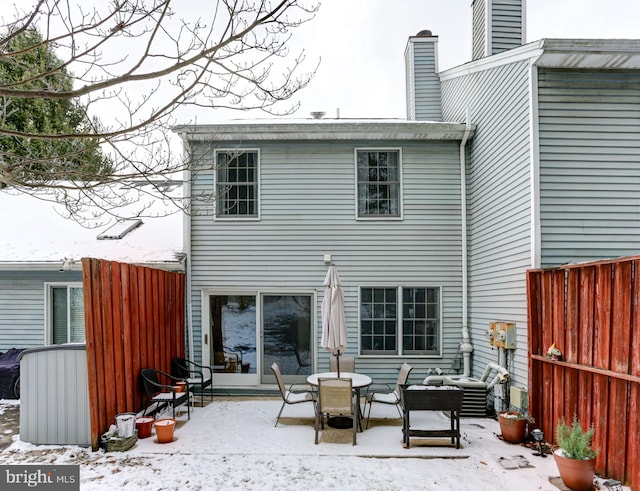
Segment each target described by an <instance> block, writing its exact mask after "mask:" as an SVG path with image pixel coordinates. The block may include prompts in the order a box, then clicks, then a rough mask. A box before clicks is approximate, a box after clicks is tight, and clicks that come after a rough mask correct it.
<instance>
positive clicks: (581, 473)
mask: <svg viewBox="0 0 640 491" xmlns="http://www.w3.org/2000/svg"><path fill="white" fill-rule="evenodd" d="M553 458H554V460H555V461H556V465H557V466H558V472H560V477H561V478H562V482H563V483H564V484H565V486H567V487H568V488H570V489H572V490H573V491H591V489H592V488H593V478H594V477H595V475H596V471H595V465H596V459H595V457H594V458H592V459H585V460H576V459H568V458H566V457H563V456H562V450H561V449H558V450H556V451H555V452H553Z"/></svg>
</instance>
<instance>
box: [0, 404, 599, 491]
mask: <svg viewBox="0 0 640 491" xmlns="http://www.w3.org/2000/svg"><path fill="white" fill-rule="evenodd" d="M198 402H199V398H198ZM280 405H281V399H279V398H262V399H253V398H222V397H216V398H215V400H214V401H212V402H208V403H207V405H206V406H205V407H204V408H201V407H199V406H196V407H195V409H194V410H192V413H191V419H190V420H189V421H187V419H186V412H185V413H184V414H181V415H180V416H179V417H178V418H177V419H178V423H177V427H176V432H175V438H174V441H173V442H171V443H168V444H159V443H158V442H157V439H156V438H155V434H152V436H151V437H149V438H146V439H139V440H138V442H137V443H136V445H135V446H134V447H133V448H131V449H130V450H128V451H125V452H110V453H104V452H102V451H101V452H91V451H90V450H88V449H81V448H80V447H67V448H59V447H51V446H34V445H30V444H27V443H24V442H20V441H14V443H13V445H11V446H10V447H9V448H7V449H5V450H3V451H2V453H0V463H23V464H26V463H34V462H40V461H41V460H42V459H43V458H44V457H43V456H45V455H46V459H47V463H52V464H56V463H59V464H72V463H79V464H80V465H81V483H82V485H81V489H82V490H83V491H84V490H86V489H112V488H113V487H124V488H127V489H129V488H131V489H134V488H135V489H138V490H146V489H222V488H225V489H226V488H234V487H235V488H236V489H243V490H244V489H300V488H304V487H309V488H310V489H314V490H315V489H340V490H343V489H353V490H356V489H367V490H371V489H381V490H382V489H384V490H388V489H397V490H403V489H429V490H431V489H447V490H450V489H456V490H465V489H468V490H476V489H493V490H510V491H512V490H514V489H521V490H534V489H536V490H549V491H557V490H558V489H566V488H564V486H563V485H562V483H561V481H559V479H558V478H557V476H558V472H557V468H556V466H555V462H554V461H553V458H552V457H551V456H550V455H548V456H546V457H544V458H543V457H540V456H539V455H534V453H535V450H534V449H531V448H528V447H527V446H525V445H512V444H509V443H506V442H503V441H502V440H501V439H500V438H499V436H498V435H499V433H500V430H499V426H498V423H497V422H496V421H494V420H492V419H488V418H463V419H462V421H461V433H462V439H461V446H462V448H460V449H456V448H455V447H454V446H452V445H451V444H450V443H449V439H437V440H436V439H433V440H426V439H424V440H421V439H418V438H415V439H413V438H412V441H411V444H412V445H411V448H410V449H405V448H403V446H402V430H401V428H402V427H401V420H400V419H399V418H398V414H397V412H396V410H395V408H394V407H389V406H386V405H374V408H373V412H372V424H371V425H370V428H369V429H367V430H365V431H364V432H362V433H358V443H357V445H355V446H353V445H351V434H350V430H337V429H329V428H327V430H326V431H325V432H324V434H323V435H322V437H321V440H320V443H319V444H318V445H315V444H314V429H313V407H312V405H311V404H299V405H295V406H286V407H285V409H284V412H283V415H282V418H281V422H280V424H279V425H278V426H277V427H274V423H275V417H276V415H277V414H278V411H279V409H280ZM419 414H420V416H419V417H418V416H417V417H415V418H414V417H413V413H412V425H413V423H415V424H416V427H421V428H422V427H423V426H424V427H425V428H428V429H430V428H434V427H435V428H441V427H442V426H443V425H444V426H445V427H446V426H447V425H448V424H449V423H448V419H447V418H446V416H445V415H443V414H442V413H437V412H424V413H419ZM436 445H437V446H436ZM154 479H155V480H154ZM158 479H160V480H161V481H162V486H159V485H158V482H157V481H158ZM134 485H135V486H134ZM603 489H606V488H603Z"/></svg>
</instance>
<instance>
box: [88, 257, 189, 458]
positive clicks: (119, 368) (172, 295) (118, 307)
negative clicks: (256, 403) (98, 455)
mask: <svg viewBox="0 0 640 491" xmlns="http://www.w3.org/2000/svg"><path fill="white" fill-rule="evenodd" d="M82 283H83V289H84V305H85V327H86V339H87V365H88V371H89V372H88V375H89V407H90V412H91V443H92V447H93V449H94V450H96V449H97V448H98V443H99V438H100V435H101V434H102V433H104V432H105V431H106V430H107V429H108V428H109V425H111V424H113V423H114V422H115V416H116V414H119V413H124V412H137V411H139V410H140V409H142V407H143V405H144V390H143V388H142V384H141V382H140V370H141V369H142V368H156V369H159V370H163V371H166V372H169V371H170V369H171V360H172V359H173V358H174V357H177V356H179V357H184V353H185V345H184V318H185V316H184V313H185V302H184V288H185V285H184V275H183V274H182V273H174V272H168V271H162V270H159V269H152V268H146V267H142V266H135V265H132V264H122V263H117V262H109V261H104V260H98V259H86V258H85V259H83V260H82Z"/></svg>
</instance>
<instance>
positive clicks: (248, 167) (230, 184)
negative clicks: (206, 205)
mask: <svg viewBox="0 0 640 491" xmlns="http://www.w3.org/2000/svg"><path fill="white" fill-rule="evenodd" d="M216 216H217V217H221V218H225V217H228V218H243V217H250V218H257V217H258V151H257V150H219V151H217V152H216Z"/></svg>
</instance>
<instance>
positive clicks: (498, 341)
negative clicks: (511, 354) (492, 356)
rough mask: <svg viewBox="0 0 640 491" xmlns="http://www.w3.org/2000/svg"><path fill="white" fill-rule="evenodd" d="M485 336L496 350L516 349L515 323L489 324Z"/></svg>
mask: <svg viewBox="0 0 640 491" xmlns="http://www.w3.org/2000/svg"><path fill="white" fill-rule="evenodd" d="M486 336H487V338H488V339H489V344H490V345H491V346H494V347H496V348H505V349H516V323H515V322H490V323H489V329H487V332H486Z"/></svg>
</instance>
